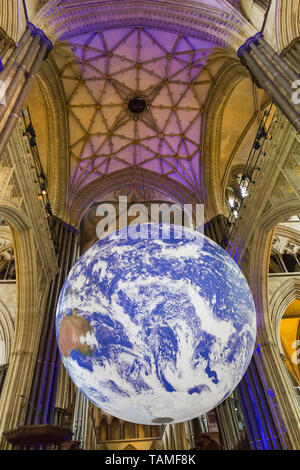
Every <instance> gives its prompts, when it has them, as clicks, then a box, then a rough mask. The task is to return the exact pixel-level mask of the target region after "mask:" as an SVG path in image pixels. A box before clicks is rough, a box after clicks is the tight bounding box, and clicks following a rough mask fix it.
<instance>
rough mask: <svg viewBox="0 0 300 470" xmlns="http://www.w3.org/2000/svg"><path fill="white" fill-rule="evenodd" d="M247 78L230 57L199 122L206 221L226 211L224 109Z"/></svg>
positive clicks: (216, 81)
mask: <svg viewBox="0 0 300 470" xmlns="http://www.w3.org/2000/svg"><path fill="white" fill-rule="evenodd" d="M248 77H249V72H248V71H247V69H246V68H245V67H243V66H242V65H241V63H240V62H239V61H238V60H237V59H234V58H229V59H228V60H227V61H226V63H225V64H224V66H223V67H221V70H220V71H219V72H218V73H217V75H216V77H215V83H214V86H213V87H212V88H211V90H210V92H209V94H208V97H207V100H206V103H205V114H204V119H203V123H202V136H203V150H202V154H203V187H204V188H205V191H206V195H205V199H206V201H207V202H208V203H209V213H208V214H207V219H212V218H213V217H215V216H217V215H219V214H223V213H224V212H225V198H224V195H223V194H222V189H221V175H220V142H221V132H222V120H223V114H224V110H225V106H226V104H227V102H228V100H229V98H230V96H231V94H232V93H233V91H234V89H235V87H236V86H237V85H238V83H239V82H240V81H241V80H243V79H245V78H248Z"/></svg>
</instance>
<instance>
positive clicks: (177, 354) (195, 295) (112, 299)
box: [56, 224, 256, 425]
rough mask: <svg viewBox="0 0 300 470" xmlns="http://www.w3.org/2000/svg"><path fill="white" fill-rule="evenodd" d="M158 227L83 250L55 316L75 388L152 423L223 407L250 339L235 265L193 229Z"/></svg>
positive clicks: (247, 299)
mask: <svg viewBox="0 0 300 470" xmlns="http://www.w3.org/2000/svg"><path fill="white" fill-rule="evenodd" d="M145 225H149V224H145ZM158 225H159V229H160V232H157V233H159V235H160V236H159V237H157V238H153V239H152V238H150V239H149V238H148V239H143V238H140V239H130V238H126V237H125V236H124V230H126V228H124V229H120V230H119V231H118V232H115V233H114V234H111V235H109V236H108V237H106V238H105V239H102V240H99V241H98V242H96V243H95V244H94V245H93V246H92V247H91V248H89V249H88V250H87V251H86V252H85V253H84V254H83V255H82V256H81V257H80V258H79V260H78V261H77V262H76V264H75V265H74V267H73V268H72V269H71V271H70V273H69V275H68V278H67V280H66V282H65V284H64V286H63V289H62V292H61V295H60V298H59V302H58V308H57V316H56V335H57V340H58V345H59V349H60V353H61V357H62V361H63V363H64V365H65V367H66V369H67V371H68V373H69V375H70V377H71V379H72V380H73V382H74V383H75V385H76V386H77V387H78V388H79V389H80V390H81V392H82V393H83V394H84V395H86V396H87V397H88V399H89V400H90V401H91V402H92V403H94V404H95V405H96V406H98V407H99V408H101V409H102V410H103V411H104V412H106V413H109V414H111V415H113V416H116V417H118V418H120V419H123V420H125V421H131V422H134V423H140V424H157V425H159V424H160V423H166V422H173V423H178V422H183V421H188V420H190V419H193V418H196V417H198V416H200V415H201V414H203V413H206V412H208V411H210V410H211V409H213V408H215V407H216V406H217V405H218V404H220V403H221V402H222V401H223V400H224V399H225V398H226V397H227V396H228V395H229V394H230V393H231V392H232V391H233V390H234V389H235V388H236V386H237V385H238V383H239V382H240V380H241V379H242V377H243V375H244V374H245V372H246V370H247V367H248V365H249V363H250V360H251V357H252V354H253V350H254V345H255V338H256V313H255V307H254V302H253V298H252V295H251V291H250V288H249V286H248V284H247V281H246V279H245V277H244V275H243V273H242V272H241V270H240V268H239V267H238V266H237V264H236V263H235V261H234V260H233V259H232V258H231V257H230V256H229V255H228V253H226V251H225V250H223V249H222V248H221V247H220V246H218V245H217V244H216V243H214V242H213V241H212V240H210V239H209V238H207V237H205V236H204V235H202V234H201V233H199V232H197V231H195V230H193V229H190V228H186V227H184V228H183V236H182V238H181V239H176V237H175V236H174V233H173V235H172V231H171V233H169V238H168V237H166V236H164V235H166V233H167V230H169V229H170V226H168V227H166V226H165V225H164V224H158ZM141 227H143V225H141ZM145 228H146V229H147V227H145ZM148 228H149V227H148ZM174 231H175V229H174ZM165 232H166V233H165Z"/></svg>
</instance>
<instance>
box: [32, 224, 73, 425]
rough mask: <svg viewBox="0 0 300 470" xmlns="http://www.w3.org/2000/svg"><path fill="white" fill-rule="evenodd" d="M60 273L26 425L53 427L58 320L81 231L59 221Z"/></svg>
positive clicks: (52, 295)
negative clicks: (61, 295)
mask: <svg viewBox="0 0 300 470" xmlns="http://www.w3.org/2000/svg"><path fill="white" fill-rule="evenodd" d="M56 230H57V232H58V240H59V247H60V251H59V256H58V264H59V271H58V273H57V275H56V276H55V278H54V280H53V281H52V283H51V287H50V292H49V296H48V301H47V307H46V308H47V310H46V312H45V317H44V323H43V328H42V333H41V339H40V345H39V350H38V357H37V362H36V366H35V371H34V377H33V382H32V387H31V393H30V397H29V400H28V401H29V404H28V407H27V414H26V419H25V424H26V425H33V424H46V423H47V424H53V422H54V415H55V404H56V394H57V387H58V379H59V370H60V354H59V351H58V347H57V342H56V332H55V319H56V308H57V303H58V299H59V295H60V292H61V289H62V286H63V284H64V282H65V279H66V277H67V275H68V273H69V271H70V269H71V268H72V266H73V264H74V263H75V261H76V256H77V238H78V231H77V230H76V229H75V228H74V227H71V226H69V225H67V224H65V223H64V222H63V221H61V220H59V219H57V222H56Z"/></svg>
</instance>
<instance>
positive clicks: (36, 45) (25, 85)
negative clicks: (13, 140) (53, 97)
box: [0, 23, 52, 153]
mask: <svg viewBox="0 0 300 470" xmlns="http://www.w3.org/2000/svg"><path fill="white" fill-rule="evenodd" d="M51 49H52V43H51V41H50V40H49V39H48V38H47V37H46V36H45V34H44V33H43V31H42V30H40V29H38V28H36V27H35V26H34V25H33V24H31V23H28V24H27V29H26V31H25V33H24V34H23V36H22V38H21V40H20V43H19V45H18V47H16V48H15V49H14V50H13V52H12V54H11V56H10V57H9V59H8V60H7V63H6V64H5V66H4V69H3V70H2V72H1V73H0V81H1V82H3V83H2V86H1V87H0V97H1V98H0V101H1V102H0V128H1V132H0V153H1V152H2V151H3V150H4V148H5V147H6V144H7V142H8V140H9V137H10V135H11V132H12V130H13V128H14V126H15V124H16V122H17V119H18V114H19V113H20V111H21V108H22V106H23V104H24V102H25V100H26V98H27V96H28V93H29V91H30V88H31V85H32V81H33V79H34V76H35V75H36V73H37V72H38V70H39V68H40V65H41V63H42V61H43V59H44V58H45V57H46V54H47V52H48V51H50V50H51ZM23 52H24V53H25V55H24V56H23V57H22V54H23ZM20 57H22V59H21V62H20V63H18V59H19V58H20ZM13 66H16V67H17V70H16V73H14V74H12V75H11V74H10V72H11V70H12V68H13Z"/></svg>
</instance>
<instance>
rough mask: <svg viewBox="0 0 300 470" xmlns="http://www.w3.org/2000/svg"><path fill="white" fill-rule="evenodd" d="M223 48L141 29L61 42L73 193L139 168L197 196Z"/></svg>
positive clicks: (58, 52) (58, 55)
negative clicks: (204, 122)
mask: <svg viewBox="0 0 300 470" xmlns="http://www.w3.org/2000/svg"><path fill="white" fill-rule="evenodd" d="M217 50H218V49H216V48H215V45H214V44H212V43H210V42H208V41H204V40H200V39H197V38H191V37H189V36H185V35H182V34H175V33H171V32H167V31H159V30H155V29H149V28H143V27H134V28H126V29H125V28H123V29H118V30H108V31H97V32H95V33H87V34H83V35H79V36H74V37H72V38H71V39H70V40H69V41H68V42H66V41H64V42H61V43H58V44H57V45H56V46H55V49H54V51H53V57H54V60H55V63H56V65H57V68H58V71H59V76H60V80H61V82H62V84H63V88H64V91H65V95H66V105H67V109H68V114H69V130H70V147H69V151H70V156H71V181H70V188H71V192H72V193H75V192H76V191H78V190H79V189H80V188H81V187H82V186H84V185H86V184H87V183H89V182H90V181H91V180H93V179H95V178H98V177H105V176H107V175H108V174H110V173H112V172H114V171H117V170H122V169H125V168H129V167H133V168H141V169H143V170H151V171H154V172H156V173H158V174H160V175H163V176H167V177H169V178H172V179H174V180H176V181H179V182H180V183H182V184H184V185H185V186H187V187H188V188H189V189H191V190H192V191H193V192H194V193H197V191H198V190H199V181H200V175H199V172H200V168H199V164H200V151H201V136H200V134H201V119H202V114H203V112H204V103H205V99H206V96H207V93H208V91H209V89H210V86H211V84H212V82H213V74H214V70H213V67H212V68H211V65H210V64H211V61H212V57H214V55H216V52H217ZM217 56H218V54H217ZM135 106H137V108H136V107H135Z"/></svg>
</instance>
